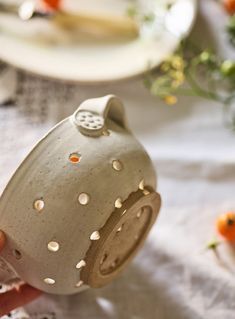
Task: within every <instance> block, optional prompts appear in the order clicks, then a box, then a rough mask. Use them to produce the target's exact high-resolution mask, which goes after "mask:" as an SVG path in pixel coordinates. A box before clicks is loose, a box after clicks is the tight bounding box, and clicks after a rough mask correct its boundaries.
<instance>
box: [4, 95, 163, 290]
mask: <svg viewBox="0 0 235 319" xmlns="http://www.w3.org/2000/svg"><path fill="white" fill-rule="evenodd" d="M19 134H21V132H19ZM22 138H24V137H23V132H22ZM155 188H156V176H155V172H154V168H153V165H152V163H151V160H150V158H149V156H148V155H147V153H146V152H145V150H144V148H143V147H142V146H141V145H140V143H139V142H138V141H137V140H136V139H135V138H134V137H133V135H132V134H131V132H130V131H129V129H128V127H127V124H126V119H125V115H124V109H123V105H122V103H121V101H120V100H119V99H118V98H117V97H115V96H112V95H108V96H105V97H101V98H96V99H90V100H86V101H85V102H83V103H82V104H81V105H80V106H79V108H78V109H77V111H76V112H75V113H74V114H73V115H72V116H70V117H68V118H66V119H65V120H63V121H62V122H60V123H59V124H57V125H56V126H55V127H54V128H53V129H52V130H51V131H50V132H49V133H48V134H47V135H46V136H45V137H44V138H42V140H41V141H39V142H38V144H37V145H36V146H35V147H34V148H33V150H32V151H31V153H30V154H29V155H28V156H27V158H26V159H25V160H24V161H23V163H22V164H21V165H20V167H19V168H18V169H17V171H16V173H15V174H14V176H13V177H12V179H11V180H10V182H9V184H8V185H7V187H6V189H5V191H4V192H3V195H2V197H1V200H0V229H2V230H3V231H4V232H5V234H6V236H7V244H6V247H5V248H4V250H3V253H2V257H3V259H4V261H5V262H6V263H7V264H8V266H9V267H11V268H13V269H15V271H16V273H17V276H19V277H20V278H22V279H23V280H24V281H25V282H27V283H29V284H30V285H32V286H34V287H36V288H39V289H41V290H42V291H45V292H48V293H54V294H73V293H77V292H79V291H81V290H83V289H85V288H87V287H93V288H96V287H101V286H103V285H105V284H107V283H109V282H110V281H111V280H112V279H113V278H114V277H116V276H117V275H118V274H119V273H120V272H121V271H122V270H123V269H124V268H125V267H126V265H127V264H128V263H129V262H130V261H131V259H132V258H133V257H134V255H135V254H136V252H137V251H138V249H139V248H140V247H141V246H142V244H143V242H144V240H145V238H146V236H147V234H148V232H149V230H150V228H151V226H152V225H153V223H154V221H155V219H156V217H157V214H158V212H159V208H160V196H159V194H158V193H156V192H155ZM0 266H1V264H0Z"/></svg>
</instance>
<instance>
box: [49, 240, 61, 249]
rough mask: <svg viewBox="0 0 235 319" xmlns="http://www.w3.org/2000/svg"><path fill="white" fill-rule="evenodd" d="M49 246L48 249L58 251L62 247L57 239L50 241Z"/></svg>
mask: <svg viewBox="0 0 235 319" xmlns="http://www.w3.org/2000/svg"><path fill="white" fill-rule="evenodd" d="M47 248H48V250H50V251H52V252H56V251H58V250H59V249H60V245H59V243H57V242H56V241H50V242H49V243H48V244H47Z"/></svg>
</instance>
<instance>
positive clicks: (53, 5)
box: [42, 0, 61, 10]
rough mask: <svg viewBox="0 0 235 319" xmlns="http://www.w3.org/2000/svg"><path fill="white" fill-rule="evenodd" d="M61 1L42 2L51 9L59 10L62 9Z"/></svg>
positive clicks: (46, 0) (49, 0)
mask: <svg viewBox="0 0 235 319" xmlns="http://www.w3.org/2000/svg"><path fill="white" fill-rule="evenodd" d="M60 2H61V1H60V0H42V3H43V4H44V5H46V7H48V8H49V9H53V10H58V9H59V7H60Z"/></svg>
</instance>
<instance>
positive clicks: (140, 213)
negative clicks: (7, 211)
mask: <svg viewBox="0 0 235 319" xmlns="http://www.w3.org/2000/svg"><path fill="white" fill-rule="evenodd" d="M141 215H142V211H141V210H140V211H139V212H138V213H137V214H136V217H137V218H140V217H141Z"/></svg>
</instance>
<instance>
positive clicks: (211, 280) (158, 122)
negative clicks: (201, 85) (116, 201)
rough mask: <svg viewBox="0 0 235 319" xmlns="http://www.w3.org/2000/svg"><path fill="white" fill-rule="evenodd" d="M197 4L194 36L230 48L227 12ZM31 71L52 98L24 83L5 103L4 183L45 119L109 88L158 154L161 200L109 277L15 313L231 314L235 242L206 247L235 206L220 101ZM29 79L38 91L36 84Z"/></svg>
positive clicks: (231, 146) (234, 156)
mask: <svg viewBox="0 0 235 319" xmlns="http://www.w3.org/2000/svg"><path fill="white" fill-rule="evenodd" d="M200 12H201V13H200V17H199V18H198V21H197V24H196V27H195V30H194V33H193V38H194V39H200V37H202V35H203V36H204V37H205V38H203V39H202V41H207V40H208V39H211V38H213V39H214V40H215V44H216V45H217V47H218V50H219V51H220V52H221V54H222V55H224V54H226V55H228V56H229V55H231V54H233V53H232V51H231V50H230V49H229V47H228V46H225V45H224V43H225V42H224V41H226V39H225V38H224V35H223V33H222V31H221V30H222V28H223V23H224V22H225V16H224V14H223V13H222V11H221V9H219V7H218V5H217V4H216V3H214V2H213V1H209V0H208V1H206V2H204V3H203V6H202V8H201V11H200ZM205 26H206V28H205ZM218 30H220V31H218ZM207 32H208V34H207ZM221 41H223V45H221ZM4 74H5V79H4V81H2V82H1V79H0V98H1V96H2V97H3V96H4V97H8V95H9V100H10V99H11V96H12V93H9V89H8V87H11V90H13V88H12V87H13V85H14V86H15V85H16V81H17V79H16V78H15V74H16V72H15V70H13V69H11V68H6V69H5V70H4ZM18 76H19V74H18ZM21 76H22V75H21ZM25 77H26V78H22V81H23V82H22V83H24V85H26V86H27V87H25V88H22V90H23V91H24V92H27V90H29V91H30V90H31V91H30V92H32V93H33V94H32V95H33V96H34V98H35V96H36V98H35V100H37V101H38V100H40V99H41V100H40V101H41V102H42V97H41V96H40V92H41V93H43V94H44V93H45V92H46V93H45V94H47V95H46V97H44V99H47V101H46V100H45V102H44V103H41V104H40V105H37V103H36V104H35V105H34V102H35V101H32V103H25V105H24V103H23V102H24V101H25V100H24V99H25V95H22V94H21V93H20V92H18V93H17V94H18V98H19V99H18V102H19V105H18V106H17V107H16V106H12V105H11V103H8V104H9V105H8V106H7V105H4V103H3V106H1V107H0V145H1V146H0V174H1V175H0V176H1V179H0V190H1V191H2V190H3V188H4V186H5V185H6V183H7V181H8V180H9V178H10V176H11V174H12V173H13V171H14V169H15V168H16V167H17V165H18V164H19V163H20V161H21V160H22V159H23V158H24V156H25V155H26V154H27V152H28V151H29V150H30V149H31V147H32V145H33V144H34V143H35V142H36V141H37V139H38V138H39V137H41V136H42V135H43V134H44V133H45V132H46V131H47V130H48V128H50V127H51V126H52V125H53V124H54V123H56V122H57V121H58V120H59V119H62V118H63V117H64V116H66V115H69V114H70V113H71V112H72V111H73V110H74V109H75V108H76V107H77V105H78V104H79V103H80V102H81V101H82V100H84V99H86V98H90V97H95V96H101V95H104V94H108V93H113V94H116V95H118V96H119V97H120V98H121V99H123V101H124V104H125V106H126V111H127V115H128V119H129V123H130V126H131V128H132V130H133V132H134V133H135V135H136V136H137V138H139V140H140V141H141V142H142V143H143V144H144V146H145V147H146V149H147V151H148V152H149V154H150V156H151V157H152V160H153V162H154V165H155V167H156V169H157V172H158V177H159V179H158V185H159V188H158V189H159V192H160V193H161V195H162V199H163V207H162V210H161V213H160V216H159V219H158V222H157V223H156V225H155V226H154V229H153V230H152V232H151V235H150V237H149V238H148V240H147V242H146V244H145V246H144V249H143V250H142V251H141V253H140V254H139V255H138V256H137V258H136V259H135V260H134V262H133V263H132V264H131V265H130V266H129V268H128V269H127V270H126V271H125V272H124V273H123V275H121V276H120V278H118V279H116V280H115V281H114V282H113V283H112V284H111V285H109V286H107V287H105V288H102V289H99V290H89V291H85V292H83V293H81V294H78V295H74V296H69V297H64V296H53V295H44V296H42V297H41V298H39V299H38V300H37V301H34V302H33V303H31V304H30V305H29V306H27V307H25V309H26V312H25V311H24V310H22V309H21V310H19V311H18V312H17V311H16V312H15V313H12V317H13V318H21V319H22V318H28V317H29V316H30V318H38V319H39V318H41V319H42V318H43V319H46V318H48V319H54V318H56V319H75V318H76V319H77V318H79V319H83V318H86V319H106V318H107V319H117V318H119V319H184V318H185V319H198V318H203V319H211V318H213V319H234V318H235V249H234V248H233V247H230V246H229V245H227V244H222V245H220V246H219V248H218V252H219V258H218V257H216V256H215V254H214V253H213V252H212V251H208V250H207V249H206V248H205V247H206V244H207V242H208V240H210V239H211V238H213V235H214V234H215V229H214V222H215V219H216V216H217V215H218V214H220V213H222V212H225V211H227V210H235V133H234V132H231V131H229V129H228V128H226V127H225V125H224V123H223V113H222V108H221V106H220V105H216V104H215V103H214V102H208V101H205V100H201V99H200V98H186V97H185V98H181V99H180V101H179V103H178V104H177V105H175V106H166V105H164V104H163V103H161V102H159V101H158V100H157V99H156V98H154V97H151V96H150V94H149V92H148V91H147V90H146V89H145V88H144V87H143V83H142V81H141V80H132V81H129V82H123V83H119V84H112V85H105V86H98V87H87V86H75V87H72V88H71V87H70V88H67V90H66V93H65V92H64V93H61V90H58V88H62V87H63V85H62V84H61V83H57V84H56V83H52V82H50V81H45V80H39V79H36V78H35V79H34V80H33V79H32V78H33V77H31V76H29V75H25ZM8 81H9V83H8ZM18 81H19V79H18ZM37 81H38V82H37ZM31 82H32V83H34V84H32V86H33V85H38V86H39V91H38V90H35V89H34V88H33V87H30V85H31ZM35 83H36V84H35ZM47 86H48V87H47ZM29 87H30V88H29ZM40 90H41V91H40ZM58 91H60V93H59V95H56V92H58ZM1 94H2V95H1ZM63 94H64V95H63ZM66 95H67V96H68V95H69V97H70V99H67V98H64V96H66ZM37 96H38V97H37ZM71 96H72V97H73V98H72V99H71ZM22 97H23V98H22ZM20 98H21V99H20ZM27 99H29V98H27ZM72 100H73V104H72V103H71V101H72ZM66 101H67V102H66ZM74 101H76V103H75V104H74ZM2 289H3V288H2ZM17 313H18V314H17ZM27 313H28V314H29V315H27ZM6 318H8V317H6Z"/></svg>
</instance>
